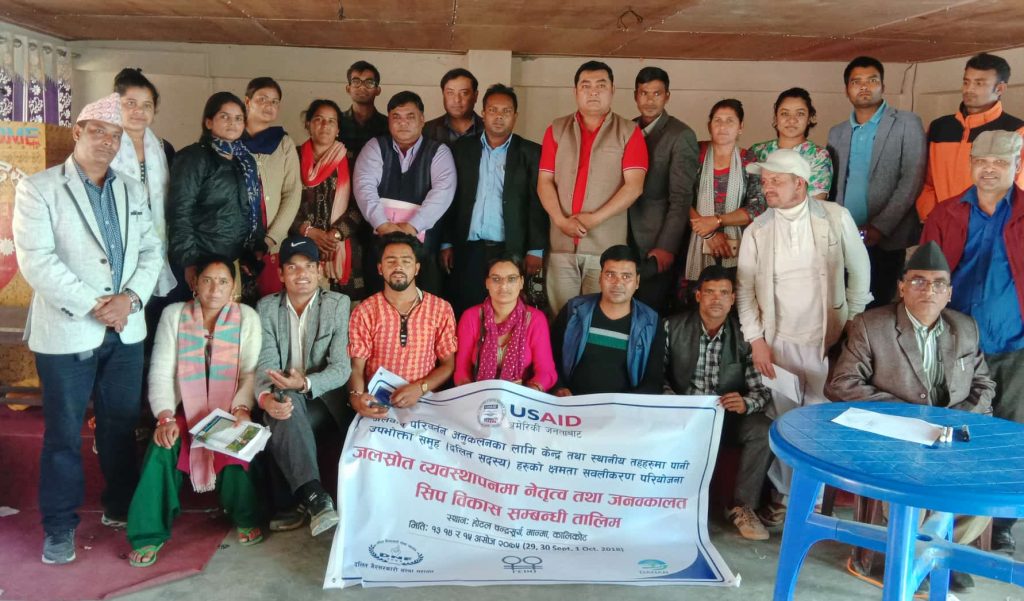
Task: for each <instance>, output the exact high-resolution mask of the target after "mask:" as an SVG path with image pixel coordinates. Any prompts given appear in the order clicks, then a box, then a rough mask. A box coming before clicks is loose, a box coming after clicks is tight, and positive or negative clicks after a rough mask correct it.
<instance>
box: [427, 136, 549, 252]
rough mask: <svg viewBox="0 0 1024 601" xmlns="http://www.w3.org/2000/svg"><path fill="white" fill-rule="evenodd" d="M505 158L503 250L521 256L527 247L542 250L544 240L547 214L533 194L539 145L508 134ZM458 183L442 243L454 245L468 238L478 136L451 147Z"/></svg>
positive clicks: (479, 155) (477, 170) (477, 175)
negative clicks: (509, 137)
mask: <svg viewBox="0 0 1024 601" xmlns="http://www.w3.org/2000/svg"><path fill="white" fill-rule="evenodd" d="M507 152H508V154H507V155H506V158H505V186H504V189H503V193H502V202H501V205H502V216H503V218H504V220H505V250H506V251H507V252H509V253H512V254H515V255H518V256H520V257H522V256H524V255H525V254H526V252H527V251H530V250H543V249H544V248H545V247H547V242H548V215H547V213H545V212H544V207H543V206H541V204H540V197H538V196H537V171H538V167H539V165H540V145H539V144H537V143H536V142H531V141H529V140H525V139H523V138H522V137H520V136H518V135H516V134H512V141H511V142H509V145H508V151H507ZM452 155H453V156H454V158H455V169H456V171H457V172H458V185H457V187H456V189H455V199H454V200H453V201H452V205H451V207H449V208H448V211H447V213H445V218H444V225H443V234H442V238H443V240H442V241H443V242H446V243H448V244H452V245H454V246H456V247H458V246H460V245H463V244H465V243H466V241H467V239H468V238H469V224H470V220H472V218H473V205H475V204H476V189H477V185H478V184H479V183H480V160H481V158H482V157H483V147H482V146H481V142H480V136H468V137H465V138H462V139H461V140H459V141H458V142H455V144H454V145H453V146H452Z"/></svg>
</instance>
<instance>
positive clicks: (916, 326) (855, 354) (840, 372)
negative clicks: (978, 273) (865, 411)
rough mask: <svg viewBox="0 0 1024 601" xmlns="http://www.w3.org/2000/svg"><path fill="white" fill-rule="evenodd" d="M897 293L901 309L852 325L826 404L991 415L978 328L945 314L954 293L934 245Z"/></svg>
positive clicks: (917, 259)
mask: <svg viewBox="0 0 1024 601" xmlns="http://www.w3.org/2000/svg"><path fill="white" fill-rule="evenodd" d="M898 288H899V295H900V299H901V300H900V302H898V303H893V304H889V305H885V306H883V307H878V308H875V309H869V310H868V311H865V312H864V313H862V314H860V315H858V316H857V317H855V318H853V321H852V322H851V323H850V326H849V327H848V329H847V332H848V336H847V338H846V341H845V342H844V343H843V352H842V354H840V356H839V360H838V361H837V362H836V367H835V371H833V372H832V379H831V381H830V382H829V384H828V388H827V393H828V396H829V397H831V398H833V399H835V400H839V401H883V400H884V401H892V400H899V401H903V402H906V403H914V404H917V405H934V406H939V407H949V408H952V409H960V410H964V411H971V412H974V413H986V412H988V411H990V410H991V406H992V397H993V396H994V394H995V382H993V381H992V378H990V377H989V375H988V365H987V364H986V363H985V356H984V355H983V354H982V352H981V348H980V347H979V346H978V325H977V324H976V323H975V321H974V320H973V319H971V318H970V317H968V316H967V315H964V314H963V313H960V312H959V311H954V310H953V309H947V308H946V305H948V304H949V300H950V297H951V296H952V294H953V287H952V286H951V285H950V272H949V265H948V264H947V263H946V258H945V257H944V256H943V255H942V251H941V250H940V249H939V246H938V245H937V244H936V243H935V242H929V243H927V244H925V245H923V246H921V247H919V248H918V249H917V251H916V252H915V253H914V254H913V256H911V258H910V260H909V261H908V262H907V265H906V270H905V271H904V273H903V278H902V279H901V280H900V281H899V283H898Z"/></svg>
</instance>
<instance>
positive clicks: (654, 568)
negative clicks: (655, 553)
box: [636, 559, 668, 574]
mask: <svg viewBox="0 0 1024 601" xmlns="http://www.w3.org/2000/svg"><path fill="white" fill-rule="evenodd" d="M636 565H637V566H638V567H639V568H640V573H641V574H664V573H666V572H668V564H667V563H665V562H664V561H662V560H660V559H641V560H640V561H638V562H636Z"/></svg>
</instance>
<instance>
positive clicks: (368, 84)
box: [348, 77, 377, 89]
mask: <svg viewBox="0 0 1024 601" xmlns="http://www.w3.org/2000/svg"><path fill="white" fill-rule="evenodd" d="M348 85H350V86H352V87H355V88H358V87H364V88H370V89H372V88H376V87H377V80H376V79H359V78H358V77H353V78H352V79H350V80H348Z"/></svg>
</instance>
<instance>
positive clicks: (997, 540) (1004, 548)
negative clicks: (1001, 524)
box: [992, 528, 1017, 555]
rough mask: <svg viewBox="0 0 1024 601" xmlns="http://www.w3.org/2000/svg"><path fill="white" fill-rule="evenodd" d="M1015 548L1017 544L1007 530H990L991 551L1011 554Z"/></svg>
mask: <svg viewBox="0 0 1024 601" xmlns="http://www.w3.org/2000/svg"><path fill="white" fill-rule="evenodd" d="M1016 548H1017V542H1016V541H1014V540H1013V534H1011V533H1010V529H1009V528H998V529H996V528H993V529H992V550H993V551H999V552H1000V553H1009V554H1011V555H1012V554H1013V551H1014V550H1015V549H1016Z"/></svg>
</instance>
